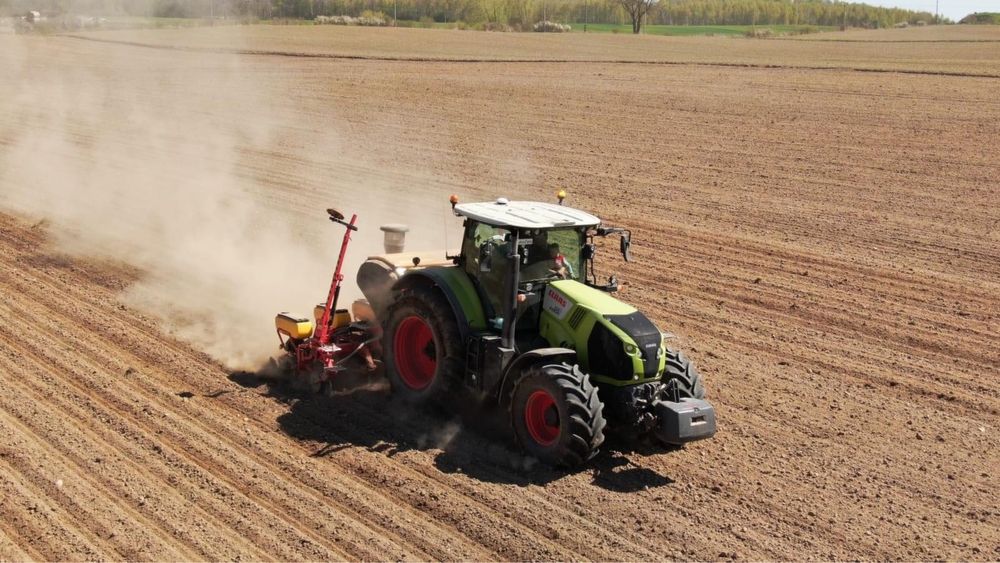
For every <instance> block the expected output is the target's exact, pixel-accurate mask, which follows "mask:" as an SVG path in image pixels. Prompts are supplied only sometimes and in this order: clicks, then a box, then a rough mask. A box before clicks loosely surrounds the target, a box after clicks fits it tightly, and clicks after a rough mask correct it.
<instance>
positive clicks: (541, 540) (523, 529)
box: [19, 282, 577, 556]
mask: <svg viewBox="0 0 1000 563" xmlns="http://www.w3.org/2000/svg"><path fill="white" fill-rule="evenodd" d="M42 284H44V282H42ZM19 289H23V290H25V291H30V290H31V289H30V288H28V287H24V288H19ZM57 291H61V288H56V287H50V288H48V291H43V292H40V294H39V298H41V297H43V296H44V295H45V294H46V293H50V292H57ZM93 313H95V314H96V313H98V312H97V311H94V312H93ZM93 317H94V315H93V314H91V313H90V312H88V313H85V314H83V315H81V316H80V317H78V318H77V319H76V320H75V322H77V323H84V321H83V319H89V318H93ZM67 320H68V319H67ZM73 322H74V321H71V322H69V323H67V322H65V320H60V321H53V324H54V325H55V326H66V325H69V324H73ZM80 327H81V328H83V329H84V330H86V331H88V332H89V333H92V334H100V333H101V332H103V331H104V330H106V327H104V328H100V327H96V326H92V325H91V326H84V324H81V325H80ZM122 329H123V330H124V327H123V328H122ZM150 354H154V353H153V352H150ZM150 357H155V355H148V356H147V355H145V354H143V356H142V357H139V356H136V357H134V358H132V362H131V363H135V364H138V363H139V362H143V361H144V360H143V358H150ZM142 371H143V372H147V370H146V369H143V370H142ZM155 375H158V376H160V377H157V379H158V380H161V381H162V380H164V379H166V378H167V377H168V375H167V374H165V373H164V374H162V376H161V374H155ZM182 384H183V382H182ZM126 414H127V413H126ZM394 469H396V470H398V469H400V468H399V467H395V468H394ZM414 475H417V474H416V473H414ZM425 481H426V479H425ZM443 491H447V489H443ZM442 494H444V492H442ZM469 499H470V500H473V501H474V502H476V501H475V499H472V497H469ZM506 524H507V525H511V523H510V522H508V523H506ZM495 525H500V523H496V524H495ZM514 525H515V526H516V527H518V528H520V529H521V532H522V534H524V535H525V536H526V537H533V536H534V537H535V543H536V544H539V545H545V544H546V543H548V544H549V545H550V546H551V549H553V550H555V551H553V556H559V554H560V552H562V550H563V549H564V548H563V547H562V546H559V545H557V544H552V543H551V542H550V541H549V540H548V539H547V538H544V537H543V536H541V535H540V534H538V533H537V532H535V531H533V530H531V529H530V528H527V527H526V526H523V525H521V524H516V523H515V524H514ZM522 555H523V554H522ZM562 555H563V556H566V555H570V556H577V555H576V554H573V553H572V552H563V553H562Z"/></svg>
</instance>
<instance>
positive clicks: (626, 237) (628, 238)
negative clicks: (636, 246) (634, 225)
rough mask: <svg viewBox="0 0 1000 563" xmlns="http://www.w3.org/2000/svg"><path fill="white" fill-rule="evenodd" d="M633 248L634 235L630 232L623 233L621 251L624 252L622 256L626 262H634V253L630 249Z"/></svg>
mask: <svg viewBox="0 0 1000 563" xmlns="http://www.w3.org/2000/svg"><path fill="white" fill-rule="evenodd" d="M631 246H632V234H631V233H628V232H626V233H623V234H622V239H621V251H622V256H623V257H624V258H625V261H626V262H631V261H632V253H631V252H630V251H629V248H630V247H631Z"/></svg>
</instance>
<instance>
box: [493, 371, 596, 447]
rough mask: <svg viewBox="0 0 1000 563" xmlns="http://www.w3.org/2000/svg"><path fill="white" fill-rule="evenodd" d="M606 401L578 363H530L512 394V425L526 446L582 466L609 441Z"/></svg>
mask: <svg viewBox="0 0 1000 563" xmlns="http://www.w3.org/2000/svg"><path fill="white" fill-rule="evenodd" d="M603 409H604V404H603V403H601V401H600V399H599V398H598V396H597V388H595V387H594V385H593V384H592V383H591V382H590V376H588V375H587V374H585V373H583V372H582V371H580V368H579V367H577V366H570V365H568V364H550V365H544V366H532V367H530V368H528V369H527V370H526V371H525V372H524V373H523V375H522V376H521V378H520V379H519V380H518V382H517V383H516V384H515V385H514V390H513V392H512V394H511V400H510V417H511V426H512V427H513V430H514V435H515V437H516V438H517V440H518V442H519V443H520V444H521V447H522V448H524V450H525V451H526V452H527V453H528V454H530V455H532V456H534V457H537V458H538V459H540V460H542V461H544V462H546V463H549V464H551V465H556V466H562V467H576V466H578V465H580V464H582V463H584V462H586V461H588V460H590V459H591V458H593V457H594V456H595V455H597V452H598V450H599V448H600V446H601V444H602V443H604V427H605V426H606V422H605V420H604V413H603Z"/></svg>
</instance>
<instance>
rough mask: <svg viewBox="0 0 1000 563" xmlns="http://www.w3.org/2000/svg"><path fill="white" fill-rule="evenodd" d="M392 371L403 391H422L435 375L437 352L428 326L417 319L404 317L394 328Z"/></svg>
mask: <svg viewBox="0 0 1000 563" xmlns="http://www.w3.org/2000/svg"><path fill="white" fill-rule="evenodd" d="M393 353H394V355H395V357H396V371H397V372H399V378H400V379H402V380H403V383H405V384H406V386H407V387H409V388H410V389H413V390H415V391H419V390H421V389H425V388H426V387H427V386H428V385H430V384H431V382H432V381H434V372H436V371H437V350H436V349H435V347H434V333H433V332H431V327H430V325H428V324H427V322H426V321H424V320H423V319H421V318H420V317H417V316H413V317H406V318H405V319H403V322H401V323H399V326H398V327H397V328H396V337H395V339H394V340H393Z"/></svg>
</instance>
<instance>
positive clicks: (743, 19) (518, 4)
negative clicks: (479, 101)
mask: <svg viewBox="0 0 1000 563" xmlns="http://www.w3.org/2000/svg"><path fill="white" fill-rule="evenodd" d="M636 2H639V3H647V4H652V9H651V10H650V11H649V13H648V14H646V15H645V17H644V18H643V19H644V23H645V24H647V25H649V24H668V25H821V26H848V27H890V26H893V25H895V24H898V23H901V22H908V23H910V24H916V23H918V22H920V21H923V22H926V23H936V22H938V20H936V19H935V17H934V14H931V13H929V12H918V11H912V10H903V9H899V8H883V7H879V6H870V5H868V4H862V3H847V2H838V1H834V0H0V14H6V15H15V14H18V13H23V12H25V11H27V10H40V11H45V12H49V13H66V12H75V13H88V14H99V15H114V14H124V15H131V16H153V17H178V18H203V17H226V18H231V17H239V18H256V19H275V18H302V19H312V18H315V17H316V16H319V15H325V16H335V15H349V16H355V17H357V16H360V15H361V14H362V13H363V12H366V11H368V12H381V13H383V14H385V15H386V17H387V18H389V19H391V18H393V17H395V18H397V19H399V20H409V21H417V20H424V21H430V20H432V21H434V22H465V23H467V24H473V25H474V24H481V23H496V24H503V25H508V26H511V27H515V28H518V27H525V26H530V25H531V24H534V23H536V22H539V21H542V20H543V19H547V20H550V21H557V22H565V23H604V24H630V23H632V18H631V17H630V11H629V9H628V8H629V4H634V3H636ZM940 23H944V21H943V20H942V22H940Z"/></svg>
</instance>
